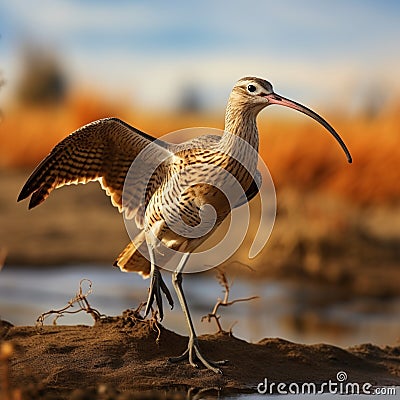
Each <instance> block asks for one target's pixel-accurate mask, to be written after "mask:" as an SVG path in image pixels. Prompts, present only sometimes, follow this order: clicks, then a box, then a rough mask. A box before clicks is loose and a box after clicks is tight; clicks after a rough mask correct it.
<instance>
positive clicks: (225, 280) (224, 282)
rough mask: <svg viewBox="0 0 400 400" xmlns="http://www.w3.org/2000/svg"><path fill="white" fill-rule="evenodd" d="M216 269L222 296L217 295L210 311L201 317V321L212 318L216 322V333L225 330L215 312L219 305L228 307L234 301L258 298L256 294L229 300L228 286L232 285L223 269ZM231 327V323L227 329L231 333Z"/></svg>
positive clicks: (209, 320)
mask: <svg viewBox="0 0 400 400" xmlns="http://www.w3.org/2000/svg"><path fill="white" fill-rule="evenodd" d="M217 271H218V272H217V279H218V282H219V284H220V285H221V286H222V287H223V293H224V298H223V299H221V298H220V297H218V299H217V302H216V303H215V306H214V308H213V310H212V312H211V313H209V314H207V315H205V316H203V317H202V318H201V320H202V321H204V320H207V321H208V322H211V319H214V320H215V323H216V324H217V328H218V332H217V333H226V331H224V329H223V328H222V325H221V322H220V318H221V316H220V315H218V314H217V313H218V310H219V308H220V307H229V306H231V305H233V304H235V303H239V302H244V301H250V300H254V299H258V296H251V297H245V298H240V299H235V300H231V301H229V293H230V288H231V286H232V283H230V282H229V281H228V278H227V277H226V273H225V271H223V270H222V269H220V268H217ZM232 327H233V325H232V326H231V327H230V329H229V332H230V333H232Z"/></svg>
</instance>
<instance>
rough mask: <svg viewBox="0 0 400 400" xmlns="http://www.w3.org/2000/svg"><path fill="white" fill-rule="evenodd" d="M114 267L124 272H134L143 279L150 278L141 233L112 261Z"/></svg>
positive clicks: (148, 264)
mask: <svg viewBox="0 0 400 400" xmlns="http://www.w3.org/2000/svg"><path fill="white" fill-rule="evenodd" d="M146 257H147V258H146ZM114 266H115V267H118V268H119V269H120V270H121V271H124V272H136V273H138V274H139V275H142V277H143V278H148V277H149V276H150V261H149V260H148V250H147V244H146V239H145V235H144V232H143V231H142V232H141V233H139V234H138V235H137V236H136V237H135V239H134V240H133V241H132V242H130V243H129V244H128V245H127V246H126V247H125V249H124V250H122V252H121V253H120V255H119V256H118V257H117V259H116V260H115V261H114Z"/></svg>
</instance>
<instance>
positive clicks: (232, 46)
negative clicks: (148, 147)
mask: <svg viewBox="0 0 400 400" xmlns="http://www.w3.org/2000/svg"><path fill="white" fill-rule="evenodd" d="M174 5H175V6H174ZM35 8H36V10H38V11H40V12H35V13H33V12H32V10H31V9H30V8H29V7H26V3H25V2H24V1H22V0H16V1H13V2H8V3H6V2H1V3H0V27H1V28H0V34H1V39H0V54H1V63H0V69H1V70H2V72H3V74H4V75H5V78H6V80H7V85H6V86H5V87H4V89H3V92H4V93H2V95H1V97H0V99H2V100H3V101H1V102H0V104H1V105H2V108H3V109H4V108H7V101H9V100H10V99H11V98H13V93H14V92H15V90H16V89H17V88H18V84H19V83H18V82H19V81H20V80H21V78H22V76H23V75H24V73H25V70H26V68H29V65H30V62H31V61H32V58H33V57H35V56H36V57H42V58H47V59H48V60H49V62H50V61H52V62H53V63H54V65H57V67H58V68H59V72H60V73H62V75H63V77H64V79H65V85H66V89H68V90H70V91H71V92H79V91H81V90H86V91H89V90H95V91H98V92H99V94H101V95H102V96H104V97H107V98H111V99H124V101H125V102H126V103H127V104H128V105H129V106H130V107H139V108H140V109H147V110H155V111H158V110H164V111H165V110H169V111H171V110H179V108H180V106H181V105H182V104H184V103H185V102H186V101H187V99H188V97H189V100H190V99H192V100H193V99H194V100H193V102H194V103H195V105H196V106H197V108H199V109H201V110H204V111H207V112H210V111H216V110H217V111H218V112H220V111H222V110H223V109H224V107H225V104H226V100H227V97H228V95H229V92H230V90H231V88H232V86H233V84H234V82H235V81H236V80H237V79H239V78H241V77H243V76H249V75H256V76H260V77H263V78H265V79H267V80H270V81H271V82H272V84H273V85H274V87H275V90H276V91H277V93H280V94H282V95H284V96H286V97H289V98H293V99H294V100H297V101H299V102H302V103H304V104H306V105H309V106H312V107H314V108H315V107H317V106H318V107H321V108H322V109H323V108H325V109H329V108H331V107H333V108H334V109H337V108H339V109H341V110H347V111H349V112H358V111H360V110H363V109H364V108H365V107H370V106H371V102H375V104H374V106H375V107H378V108H383V107H385V105H387V104H389V103H390V102H391V101H394V100H395V99H397V100H398V98H399V93H400V76H399V74H398V73H397V71H399V70H400V53H399V51H398V37H399V35H400V27H399V24H398V17H399V15H400V4H399V3H398V2H395V1H386V2H373V1H361V0H352V1H350V2H348V1H344V0H340V1H336V2H334V3H320V2H318V1H316V0H308V1H305V2H304V4H302V6H301V7H298V6H297V3H295V2H294V1H288V2H278V3H277V2H273V1H260V0H259V1H255V2H252V4H251V6H249V4H248V2H245V1H243V0H240V1H234V2H231V3H229V7H227V5H226V3H225V2H222V1H216V2H215V1H211V0H207V1H205V2H201V3H195V4H192V3H191V4H188V3H185V2H182V1H175V2H172V3H171V2H168V3H163V2H162V1H154V2H151V3H141V2H137V1H133V2H132V1H118V2H113V3H109V2H104V1H100V2H99V1H87V2H85V3H81V2H77V1H70V2H62V1H59V0H56V1H53V0H41V1H39V2H37V5H36V7H35Z"/></svg>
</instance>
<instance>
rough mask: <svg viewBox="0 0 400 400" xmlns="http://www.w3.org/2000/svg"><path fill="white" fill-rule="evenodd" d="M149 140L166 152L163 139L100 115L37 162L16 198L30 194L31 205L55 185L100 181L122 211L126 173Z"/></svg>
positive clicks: (114, 203)
mask: <svg viewBox="0 0 400 400" xmlns="http://www.w3.org/2000/svg"><path fill="white" fill-rule="evenodd" d="M151 143H156V144H155V145H154V146H155V148H157V149H158V148H159V149H160V150H161V153H162V152H164V153H168V150H167V149H168V144H167V143H166V142H162V141H159V140H157V141H156V139H155V138H154V137H152V136H150V135H147V134H145V133H143V132H141V131H139V130H137V129H135V128H134V127H132V126H130V125H128V124H127V123H125V122H123V121H121V120H120V119H118V118H105V119H100V120H98V121H95V122H92V123H90V124H88V125H85V126H83V127H82V128H79V129H78V130H76V131H75V132H73V133H71V134H70V135H69V136H68V137H66V138H65V139H64V140H62V141H61V142H60V143H58V144H57V145H56V146H55V147H54V148H53V150H52V151H51V152H50V154H49V155H48V156H47V157H46V158H45V159H44V160H43V161H42V162H41V163H40V164H39V165H38V166H37V168H36V169H35V170H34V171H33V173H32V174H31V176H30V177H29V178H28V180H27V182H26V183H25V185H24V187H23V188H22V190H21V193H20V194H19V196H18V201H20V200H23V199H26V198H27V197H29V196H30V195H32V197H31V199H30V202H29V209H31V208H33V207H36V206H37V205H39V204H40V203H42V202H43V201H44V200H46V198H47V197H48V196H49V194H50V193H51V192H52V191H53V190H54V189H56V188H59V187H61V186H64V185H71V184H78V183H87V182H90V181H100V183H101V186H102V188H103V189H104V190H105V191H106V193H107V194H108V195H109V196H111V201H112V203H113V205H114V206H116V207H118V209H119V211H122V210H123V204H122V193H123V188H124V182H125V177H126V175H127V173H128V170H129V168H130V166H131V164H132V163H133V161H134V160H135V158H136V157H137V155H138V154H139V153H140V152H141V151H142V150H143V149H145V148H146V147H147V146H148V145H149V144H151ZM152 148H154V147H152ZM138 193H139V191H138ZM131 211H132V210H131Z"/></svg>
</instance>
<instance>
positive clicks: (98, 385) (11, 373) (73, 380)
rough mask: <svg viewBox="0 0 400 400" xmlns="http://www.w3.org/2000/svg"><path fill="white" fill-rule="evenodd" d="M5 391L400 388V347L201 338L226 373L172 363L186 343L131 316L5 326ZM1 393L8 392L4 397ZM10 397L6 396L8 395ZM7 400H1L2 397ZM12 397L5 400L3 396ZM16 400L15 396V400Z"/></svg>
mask: <svg viewBox="0 0 400 400" xmlns="http://www.w3.org/2000/svg"><path fill="white" fill-rule="evenodd" d="M0 339H1V342H2V346H3V348H4V344H6V343H8V344H11V346H12V351H10V354H9V356H7V357H4V356H3V361H2V363H3V365H2V367H3V372H2V375H3V389H2V390H3V391H4V385H6V384H7V385H8V386H9V387H10V388H11V389H10V392H13V393H14V394H17V395H18V396H19V397H15V398H22V399H25V398H26V399H36V398H43V399H53V398H54V399H75V400H77V399H92V398H93V399H130V398H132V399H133V398H135V399H136V398H157V397H156V396H158V398H160V396H161V394H162V398H174V399H179V398H185V397H184V396H186V394H187V392H188V391H191V393H198V392H199V391H200V390H206V391H210V394H212V392H213V391H214V395H216V394H217V393H216V392H215V391H218V392H219V393H220V394H221V393H222V394H224V393H225V394H226V393H232V392H252V391H257V385H258V384H259V383H261V382H264V379H265V378H267V379H268V382H276V383H279V382H284V383H291V382H296V383H298V384H300V383H303V382H313V383H315V384H321V383H322V382H328V381H329V380H332V381H336V379H337V374H338V372H340V371H343V372H345V373H346V374H347V381H348V382H354V383H355V382H358V383H365V382H368V383H370V384H371V385H374V386H375V385H376V386H388V385H390V386H391V385H397V386H399V385H400V347H385V348H378V347H376V346H373V345H360V346H357V347H353V348H349V349H346V350H344V349H340V348H338V347H335V346H330V345H326V344H316V345H301V344H296V343H291V342H288V341H285V340H282V339H263V340H261V341H260V342H258V343H247V342H245V341H243V340H240V339H238V338H235V337H234V336H232V335H231V334H229V333H219V334H214V335H205V336H201V337H200V338H199V342H200V346H201V348H202V350H203V353H204V354H205V355H206V356H208V357H210V358H212V359H216V360H218V359H228V360H229V363H228V364H227V365H226V366H224V367H222V368H223V374H222V375H220V374H215V373H213V372H211V371H208V370H206V369H195V368H193V367H191V366H190V365H189V364H187V363H185V362H183V363H179V364H171V363H169V362H168V361H167V360H168V357H171V356H176V355H178V354H180V353H181V352H183V350H184V349H185V348H186V345H187V338H186V337H183V336H180V335H178V334H176V333H174V332H171V331H169V330H167V329H165V328H163V327H162V325H160V324H159V323H156V322H155V321H154V320H150V321H149V320H140V319H136V318H133V317H132V316H129V315H127V314H125V315H124V316H123V317H106V318H104V319H102V320H101V321H100V322H98V323H96V324H95V325H94V326H92V327H91V326H83V325H78V326H43V327H40V328H38V327H33V326H12V325H11V324H9V323H7V322H4V321H2V322H1V323H0ZM0 394H1V392H0ZM3 396H5V394H4V393H3ZM0 397H1V396H0ZM1 398H5V397H1ZM9 398H10V399H11V398H12V397H9Z"/></svg>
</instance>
